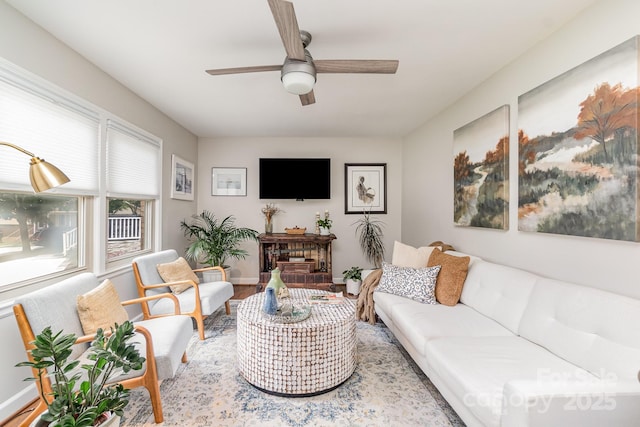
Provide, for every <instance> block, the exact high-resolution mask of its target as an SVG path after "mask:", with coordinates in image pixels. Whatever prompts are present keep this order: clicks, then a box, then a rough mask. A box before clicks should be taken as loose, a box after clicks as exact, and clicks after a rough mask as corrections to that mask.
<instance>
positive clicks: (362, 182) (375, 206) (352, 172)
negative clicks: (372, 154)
mask: <svg viewBox="0 0 640 427" xmlns="http://www.w3.org/2000/svg"><path fill="white" fill-rule="evenodd" d="M344 185H345V189H344V213H345V214H361V213H362V212H363V211H367V212H370V213H373V214H386V213H387V164H386V163H345V165H344Z"/></svg>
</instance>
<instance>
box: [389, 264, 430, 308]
mask: <svg viewBox="0 0 640 427" xmlns="http://www.w3.org/2000/svg"><path fill="white" fill-rule="evenodd" d="M439 271H440V266H436V267H424V268H413V267H398V266H397V265H393V264H389V263H386V262H383V263H382V276H381V277H380V283H379V284H378V287H377V288H376V292H387V293H390V294H394V295H398V296H402V297H407V298H411V299H414V300H416V301H420V302H421V303H425V304H437V301H436V298H435V294H434V291H435V287H436V278H437V277H438V272H439Z"/></svg>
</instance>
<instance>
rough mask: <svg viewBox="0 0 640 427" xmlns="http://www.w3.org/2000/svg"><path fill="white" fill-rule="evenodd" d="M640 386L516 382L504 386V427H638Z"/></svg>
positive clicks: (605, 382)
mask: <svg viewBox="0 0 640 427" xmlns="http://www.w3.org/2000/svg"><path fill="white" fill-rule="evenodd" d="M639 418H640V383H638V381H632V380H616V379H603V380H591V379H586V378H585V379H584V380H583V381H575V380H574V381H557V382H555V381H554V382H551V381H547V382H545V381H535V380H512V381H508V382H507V383H506V384H505V385H504V389H503V396H502V423H501V425H502V426H503V427H511V426H514V427H515V426H518V427H525V426H526V427H534V426H550V425H579V426H583V427H586V426H589V427H591V426H593V427H597V426H602V425H620V426H622V425H625V426H626V425H634V423H637V420H638V419H639Z"/></svg>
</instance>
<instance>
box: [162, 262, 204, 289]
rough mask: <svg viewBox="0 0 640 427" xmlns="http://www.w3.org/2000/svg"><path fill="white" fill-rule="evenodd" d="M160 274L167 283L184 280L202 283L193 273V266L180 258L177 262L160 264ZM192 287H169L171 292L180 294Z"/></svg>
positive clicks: (182, 284)
mask: <svg viewBox="0 0 640 427" xmlns="http://www.w3.org/2000/svg"><path fill="white" fill-rule="evenodd" d="M157 268H158V273H159V274H160V277H162V280H164V281H165V282H179V281H182V280H191V281H192V282H194V283H200V279H198V276H196V273H194V272H193V270H192V269H191V266H190V265H189V263H188V262H187V260H186V259H184V258H182V257H180V258H178V259H177V260H175V261H171V262H166V263H163V264H158V266H157ZM191 286H192V285H191V284H190V283H181V284H177V285H169V288H171V292H173V293H176V294H179V293H181V292H184V291H186V290H187V289H189V288H190V287H191Z"/></svg>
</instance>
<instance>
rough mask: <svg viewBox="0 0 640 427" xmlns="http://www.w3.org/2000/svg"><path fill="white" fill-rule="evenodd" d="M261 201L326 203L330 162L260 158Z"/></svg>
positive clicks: (328, 191)
mask: <svg viewBox="0 0 640 427" xmlns="http://www.w3.org/2000/svg"><path fill="white" fill-rule="evenodd" d="M260 198H261V199H296V200H304V199H330V198H331V159H317V158H298V159H295V158H261V159H260Z"/></svg>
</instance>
